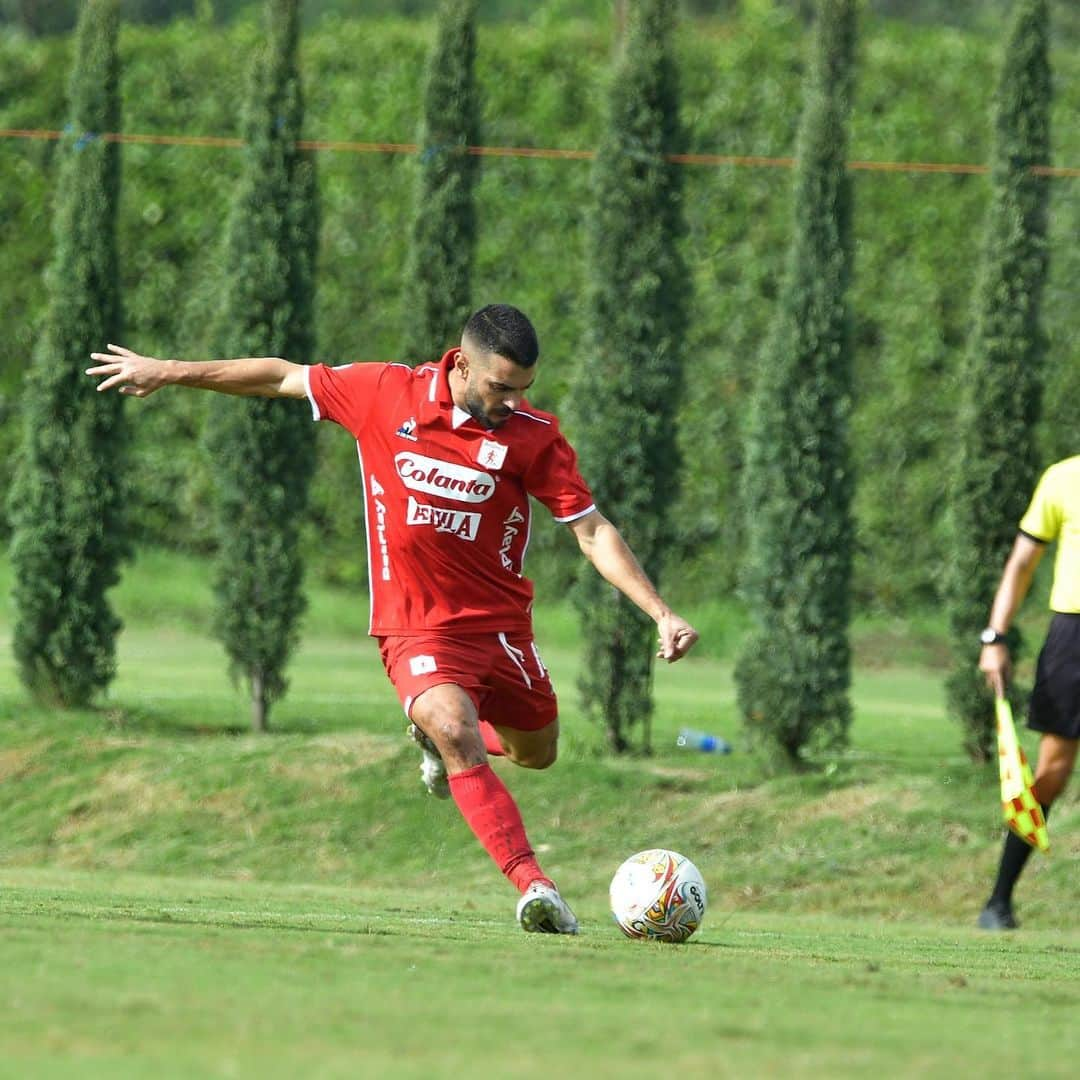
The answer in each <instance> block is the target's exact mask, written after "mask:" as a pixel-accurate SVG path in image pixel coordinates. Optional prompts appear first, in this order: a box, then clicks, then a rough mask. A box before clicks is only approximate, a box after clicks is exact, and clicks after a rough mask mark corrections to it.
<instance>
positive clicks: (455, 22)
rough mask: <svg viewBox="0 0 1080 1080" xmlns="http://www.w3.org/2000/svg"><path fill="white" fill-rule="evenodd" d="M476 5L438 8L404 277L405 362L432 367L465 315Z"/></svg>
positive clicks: (475, 107) (446, 0)
mask: <svg viewBox="0 0 1080 1080" xmlns="http://www.w3.org/2000/svg"><path fill="white" fill-rule="evenodd" d="M475 24H476V0H443V2H442V4H441V5H440V6H439V11H438V21H437V26H436V32H435V44H434V46H433V47H432V50H431V53H430V55H429V56H428V64H427V82H426V87H425V90H424V117H423V122H422V124H421V130H420V140H419V141H420V165H419V177H418V181H417V189H416V214H415V217H414V218H413V226H412V237H411V243H410V247H409V257H408V263H407V270H406V286H405V287H406V302H405V310H406V312H407V313H408V320H409V322H408V325H407V327H406V334H405V342H404V347H403V350H402V355H403V357H404V358H405V359H406V360H408V361H410V362H412V363H419V362H421V361H426V360H430V359H431V358H432V356H433V354H434V353H435V352H438V351H439V350H440V349H442V348H448V347H450V346H451V345H453V344H455V343H456V342H457V341H458V340H460V338H461V329H462V327H463V326H464V325H465V323H466V321H467V320H468V318H469V315H470V313H471V308H470V284H471V278H472V265H473V251H474V249H475V246H476V215H475V210H474V207H473V187H474V185H475V183H476V172H477V164H478V159H477V158H476V157H475V156H474V155H472V154H470V153H469V152H468V148H469V147H470V146H475V145H477V144H479V142H480V119H479V114H480V107H479V100H478V96H477V90H476V80H475V76H474V67H475V61H476V25H475Z"/></svg>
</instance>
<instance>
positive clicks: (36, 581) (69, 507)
mask: <svg viewBox="0 0 1080 1080" xmlns="http://www.w3.org/2000/svg"><path fill="white" fill-rule="evenodd" d="M116 35H117V13H116V5H115V3H113V2H112V0H93V2H90V3H88V4H87V5H86V6H85V8H84V9H83V14H82V18H81V20H80V24H79V32H78V37H77V40H76V47H75V65H74V68H73V70H72V74H71V82H70V88H69V99H70V111H69V117H70V119H69V123H68V126H67V129H66V133H65V135H64V138H63V141H62V144H61V147H60V150H59V157H60V174H59V179H58V192H57V205H56V212H55V216H54V221H53V238H54V251H53V258H52V262H51V264H50V267H49V273H48V278H47V291H48V308H47V312H46V317H45V324H44V327H43V329H42V333H41V337H40V339H39V341H38V343H37V348H36V349H35V351H34V356H33V362H32V364H31V367H30V370H29V372H28V374H27V379H26V384H25V390H24V407H23V417H22V419H23V433H22V444H21V448H20V456H19V460H18V465H17V472H16V475H15V479H14V483H13V485H12V488H11V493H10V495H11V498H10V513H11V524H12V535H11V558H12V563H13V565H14V566H15V568H16V575H15V586H14V601H15V609H16V612H17V618H16V624H15V630H14V635H13V645H14V651H15V656H16V659H17V661H18V665H19V672H20V675H21V677H22V680H23V682H24V683H25V684H26V686H27V687H28V688H29V689H30V690H31V691H32V692H33V693H34V694H35V695H36V696H38V697H40V698H43V699H46V700H50V701H54V702H56V703H58V704H62V705H84V704H86V703H87V702H88V701H90V700H91V698H93V696H94V695H95V694H96V693H98V692H99V691H101V690H103V689H104V688H105V687H107V686H108V685H109V682H110V681H111V680H112V678H113V675H114V674H115V667H116V636H117V633H118V632H119V629H120V620H119V619H118V618H117V617H116V615H115V614H114V612H113V610H112V608H111V606H110V604H109V601H108V599H107V592H108V590H109V588H111V587H112V586H113V585H115V584H116V582H117V581H118V579H119V564H120V561H121V559H122V558H123V557H124V555H125V554H126V552H127V533H126V520H125V515H124V502H125V490H124V481H123V478H124V475H125V466H126V464H127V458H126V442H127V440H126V435H125V428H124V424H123V416H122V411H121V405H122V399H121V398H120V397H119V395H117V394H98V393H96V392H95V390H94V385H93V383H92V382H91V381H90V380H89V379H87V378H86V377H85V375H84V374H83V372H84V371H85V369H86V367H87V366H88V364H89V363H90V351H91V350H92V349H102V348H104V347H105V345H106V343H108V342H109V341H116V340H117V338H118V336H119V327H120V320H121V313H120V294H119V283H118V270H117V249H116V208H117V200H118V198H119V188H120V157H119V152H118V148H117V147H116V145H115V144H109V143H107V142H105V141H104V140H103V139H102V138H101V137H100V135H101V133H102V132H107V131H115V130H117V128H118V127H119V113H120V97H119V63H118V59H117V52H116Z"/></svg>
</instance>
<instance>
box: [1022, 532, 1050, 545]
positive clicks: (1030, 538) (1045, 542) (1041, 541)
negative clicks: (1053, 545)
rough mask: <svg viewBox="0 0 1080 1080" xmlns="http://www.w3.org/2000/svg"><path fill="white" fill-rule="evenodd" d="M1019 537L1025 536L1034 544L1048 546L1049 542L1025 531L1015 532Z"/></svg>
mask: <svg viewBox="0 0 1080 1080" xmlns="http://www.w3.org/2000/svg"><path fill="white" fill-rule="evenodd" d="M1016 531H1017V532H1018V533H1019V534H1020V535H1021V536H1026V537H1027V538H1028V539H1029V540H1033V541H1034V542H1035V543H1036V544H1049V543H1050V541H1049V540H1045V539H1043V537H1041V536H1036V535H1035V534H1034V533H1030V532H1028V531H1027V529H1017V530H1016Z"/></svg>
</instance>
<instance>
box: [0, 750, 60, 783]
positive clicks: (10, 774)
mask: <svg viewBox="0 0 1080 1080" xmlns="http://www.w3.org/2000/svg"><path fill="white" fill-rule="evenodd" d="M50 745H51V742H50V740H49V739H43V740H41V742H36V743H31V744H30V746H16V747H14V748H12V749H10V750H0V783H3V781H5V780H14V779H15V778H16V777H20V776H29V775H31V774H32V773H34V772H35V771H36V769H35V765H34V762H35V761H36V760H37V758H38V757H39V756H40V755H41V754H43V753H44V752H45V751H46V750H48V748H49V746H50Z"/></svg>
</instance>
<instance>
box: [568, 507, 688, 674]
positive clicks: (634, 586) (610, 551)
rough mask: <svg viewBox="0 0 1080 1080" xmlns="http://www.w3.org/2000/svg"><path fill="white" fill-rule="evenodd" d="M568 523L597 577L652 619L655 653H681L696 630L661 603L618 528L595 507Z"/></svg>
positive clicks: (670, 656)
mask: <svg viewBox="0 0 1080 1080" xmlns="http://www.w3.org/2000/svg"><path fill="white" fill-rule="evenodd" d="M569 527H570V529H571V530H572V531H573V533H574V536H575V537H576V538H577V542H578V546H579V547H580V548H581V550H582V552H583V553H584V555H585V557H586V558H587V559H588V560H589V561H590V562H591V563H592V564H593V566H595V567H596V569H597V570H598V571H599V573H600V575H601V577H603V578H605V579H606V580H607V581H610V582H611V584H612V585H614V586H615V588H616V589H618V590H619V591H620V592H621V593H623V594H624V595H625V596H626V597H627V598H628V599H630V600H632V601H633V602H634V603H635V604H637V606H638V607H639V608H641V610H642V611H644V612H645V614H646V615H648V616H649V617H650V618H651V619H654V620H655V622H656V629H657V631H658V633H659V635H660V640H659V645H660V648H659V650H658V651H657V653H656V655H657V657H658V658H660V659H661V660H666V661H667V662H668V663H669V664H673V663H674V662H675V661H676V660H680V659H681V658H682V657H684V656H685V655H686V654H687V653H688V652H689V651H690V649H691V648H692V647H693V645H694V642H696V641H697V639H698V632H697V631H696V630H695V629H694V628H693V627H692V626H691V625H690V624H689V623H688V622H687V621H686V620H685V619H684V618H682V617H681V616H679V615H676V614H675V612H674V611H672V610H671V608H669V607H668V606H667V604H665V603H664V601H663V600H662V599H661V597H660V594H659V593H658V592H657V591H656V586H655V585H653V583H652V582H651V581H650V580H649V578H648V576H647V575H646V573H645V571H644V570H642V568H641V564H640V563H639V562H638V561H637V559H636V558H635V557H634V553H633V552H632V551H631V550H630V547H629V545H628V544H627V543H626V541H625V540H624V539H623V538H622V534H621V533H620V532H619V530H618V529H616V528H615V526H614V525H612V524H611V522H610V521H608V519H607V518H606V517H604V515H603V514H601V513H600V512H599V511H598V510H594V511H593V512H592V513H590V514H586V515H585V516H584V517H581V518H578V519H577V520H576V521H572V522H570V526H569Z"/></svg>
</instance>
